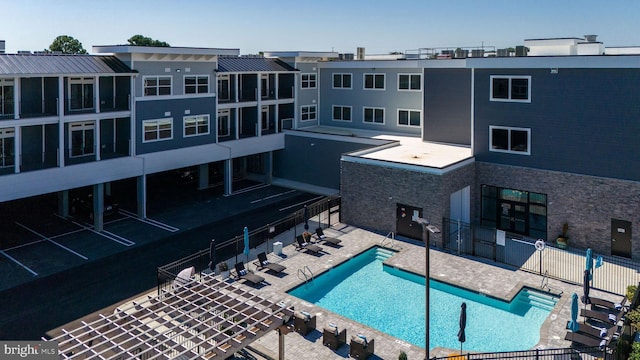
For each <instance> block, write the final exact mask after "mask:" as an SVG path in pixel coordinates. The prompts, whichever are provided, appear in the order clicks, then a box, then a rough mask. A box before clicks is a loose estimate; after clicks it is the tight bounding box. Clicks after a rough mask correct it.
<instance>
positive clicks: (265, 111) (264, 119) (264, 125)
mask: <svg viewBox="0 0 640 360" xmlns="http://www.w3.org/2000/svg"><path fill="white" fill-rule="evenodd" d="M260 126H261V130H262V131H265V130H269V106H263V107H262V116H261V117H260Z"/></svg>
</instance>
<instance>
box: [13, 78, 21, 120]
mask: <svg viewBox="0 0 640 360" xmlns="http://www.w3.org/2000/svg"><path fill="white" fill-rule="evenodd" d="M20 92H21V90H20V78H19V77H14V78H13V101H14V102H13V118H14V119H15V120H18V119H20V102H21V101H22V95H21V94H20Z"/></svg>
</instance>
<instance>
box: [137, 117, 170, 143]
mask: <svg viewBox="0 0 640 360" xmlns="http://www.w3.org/2000/svg"><path fill="white" fill-rule="evenodd" d="M142 131H143V133H144V138H143V139H142V142H143V143H147V142H154V141H161V140H171V139H173V119H172V118H165V119H154V120H145V121H143V122H142Z"/></svg>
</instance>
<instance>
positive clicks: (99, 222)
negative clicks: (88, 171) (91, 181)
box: [93, 183, 104, 231]
mask: <svg viewBox="0 0 640 360" xmlns="http://www.w3.org/2000/svg"><path fill="white" fill-rule="evenodd" d="M93 228H94V230H95V231H102V230H104V184H103V183H100V184H95V185H93Z"/></svg>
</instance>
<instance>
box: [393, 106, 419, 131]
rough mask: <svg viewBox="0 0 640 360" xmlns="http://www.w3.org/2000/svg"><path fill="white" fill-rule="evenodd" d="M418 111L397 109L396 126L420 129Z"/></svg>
mask: <svg viewBox="0 0 640 360" xmlns="http://www.w3.org/2000/svg"><path fill="white" fill-rule="evenodd" d="M421 118H422V115H421V113H420V110H404V109H398V126H410V127H420V123H421V120H420V119H421Z"/></svg>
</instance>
